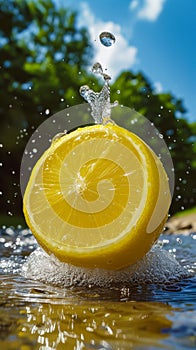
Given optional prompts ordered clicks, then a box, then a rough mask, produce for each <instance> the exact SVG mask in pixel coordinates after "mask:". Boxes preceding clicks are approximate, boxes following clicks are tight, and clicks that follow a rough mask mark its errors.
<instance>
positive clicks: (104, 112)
mask: <svg viewBox="0 0 196 350" xmlns="http://www.w3.org/2000/svg"><path fill="white" fill-rule="evenodd" d="M92 72H93V73H95V74H97V75H100V76H101V77H102V78H103V79H104V82H105V83H104V86H103V88H102V90H101V91H100V92H95V91H93V90H92V89H90V87H89V86H88V85H83V86H81V88H80V95H81V96H82V97H83V98H84V99H85V100H86V101H87V102H88V103H89V104H90V106H91V116H92V117H93V119H94V120H95V123H96V124H107V123H113V124H114V121H113V120H112V119H111V108H112V107H115V106H117V105H118V102H117V101H115V102H114V103H111V102H110V86H109V81H110V79H111V77H110V76H109V75H107V74H105V73H103V68H102V66H101V64H100V63H98V62H97V63H95V64H94V65H93V67H92Z"/></svg>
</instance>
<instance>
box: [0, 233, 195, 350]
mask: <svg viewBox="0 0 196 350" xmlns="http://www.w3.org/2000/svg"><path fill="white" fill-rule="evenodd" d="M178 238H179V237H178V236H166V235H163V236H162V237H161V244H160V245H163V248H160V249H165V250H166V251H168V252H170V253H171V254H172V255H175V256H176V259H177V260H178V261H179V263H180V264H181V265H182V266H183V267H184V269H185V270H186V271H187V272H188V273H189V277H186V278H182V276H181V278H180V279H179V280H172V281H167V282H164V283H160V281H159V283H146V284H142V283H139V284H134V283H129V284H127V283H126V284H123V283H122V284H121V285H120V286H119V285H111V286H110V288H103V287H102V288H101V287H96V286H94V287H92V286H91V288H90V287H88V288H87V287H84V286H80V287H79V286H74V287H70V288H65V287H61V286H58V287H56V286H52V285H49V284H47V283H43V282H40V281H35V280H32V279H29V278H28V279H26V278H25V277H22V276H21V274H20V269H21V266H22V265H23V264H24V262H25V261H27V256H28V255H29V254H30V253H31V252H32V251H34V250H35V248H36V242H35V240H34V238H33V237H32V235H31V234H30V232H29V231H28V230H17V231H14V230H13V229H12V228H9V229H7V230H6V229H5V230H2V231H1V235H0V249H1V250H0V251H1V260H0V273H1V276H0V281H1V288H0V303H1V308H0V349H2V350H4V349H5V350H7V349H9V350H10V349H11V350H12V349H14V350H15V349H22V350H31V349H32V350H34V349H39V350H50V349H58V350H59V349H67V350H72V349H74V350H79V349H107V350H109V349H112V350H118V349H119V350H124V349H150V350H153V349H195V347H196V278H195V271H196V262H195V242H196V240H195V238H196V235H190V236H181V241H180V244H179V239H178ZM160 272H161V271H160Z"/></svg>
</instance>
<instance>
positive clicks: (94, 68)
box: [92, 62, 103, 75]
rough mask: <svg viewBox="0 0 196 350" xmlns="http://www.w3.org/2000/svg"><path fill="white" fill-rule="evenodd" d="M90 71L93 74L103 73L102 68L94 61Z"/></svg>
mask: <svg viewBox="0 0 196 350" xmlns="http://www.w3.org/2000/svg"><path fill="white" fill-rule="evenodd" d="M92 72H93V73H95V74H101V75H102V74H103V68H102V66H101V64H100V63H99V62H97V63H95V64H94V65H93V66H92Z"/></svg>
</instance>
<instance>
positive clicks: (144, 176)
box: [24, 124, 171, 269]
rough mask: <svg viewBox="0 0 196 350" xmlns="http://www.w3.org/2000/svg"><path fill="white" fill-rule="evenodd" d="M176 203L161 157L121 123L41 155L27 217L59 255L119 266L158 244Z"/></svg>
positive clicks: (85, 131) (77, 135) (76, 136)
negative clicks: (172, 199) (172, 207)
mask: <svg viewBox="0 0 196 350" xmlns="http://www.w3.org/2000/svg"><path fill="white" fill-rule="evenodd" d="M170 201H171V196H170V190H169V185H168V178H167V175H166V173H165V170H164V168H163V166H162V163H161V162H160V160H159V159H158V157H157V156H156V155H155V154H154V152H153V151H152V150H151V149H150V148H149V147H148V146H147V145H146V144H145V143H144V142H143V141H142V140H141V139H140V138H139V137H137V136H136V135H135V134H133V133H131V132H129V131H127V130H125V129H123V128H121V127H119V126H117V125H112V124H108V125H105V126H103V125H93V126H89V127H84V128H80V129H77V130H75V131H73V132H71V133H70V134H67V135H65V136H63V137H61V138H60V139H57V140H55V141H54V142H53V143H52V145H51V146H50V148H49V149H48V150H47V151H46V152H45V153H44V154H43V155H42V157H41V158H40V159H39V161H38V162H37V164H36V165H35V167H34V169H33V171H32V173H31V176H30V180H29V183H28V185H27V188H26V191H25V195H24V215H25V218H26V221H27V224H28V225H29V227H30V229H31V230H32V232H33V234H34V235H35V237H36V239H37V240H38V242H39V243H40V245H41V246H42V247H43V248H44V249H45V250H46V251H47V252H48V253H50V254H51V253H53V254H54V255H55V256H56V257H57V258H59V260H61V261H64V262H67V263H71V264H73V265H77V266H82V267H90V268H94V267H98V268H104V269H120V268H123V267H125V266H128V265H130V264H133V263H134V262H136V261H137V260H138V259H140V258H141V257H142V256H143V255H144V254H145V253H146V252H147V251H148V250H149V249H150V248H151V246H152V245H153V243H154V242H155V241H156V239H157V238H158V236H159V234H160V232H161V231H162V229H163V226H164V223H165V221H166V219H167V213H168V209H169V205H170Z"/></svg>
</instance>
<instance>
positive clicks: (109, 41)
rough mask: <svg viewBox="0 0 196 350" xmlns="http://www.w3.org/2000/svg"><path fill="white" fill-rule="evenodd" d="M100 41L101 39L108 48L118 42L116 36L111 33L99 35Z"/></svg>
mask: <svg viewBox="0 0 196 350" xmlns="http://www.w3.org/2000/svg"><path fill="white" fill-rule="evenodd" d="M99 39H100V41H101V43H102V45H104V46H106V47H109V46H112V45H113V44H114V43H115V41H116V39H115V36H114V35H113V34H112V33H109V32H102V33H101V34H100V35H99Z"/></svg>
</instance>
